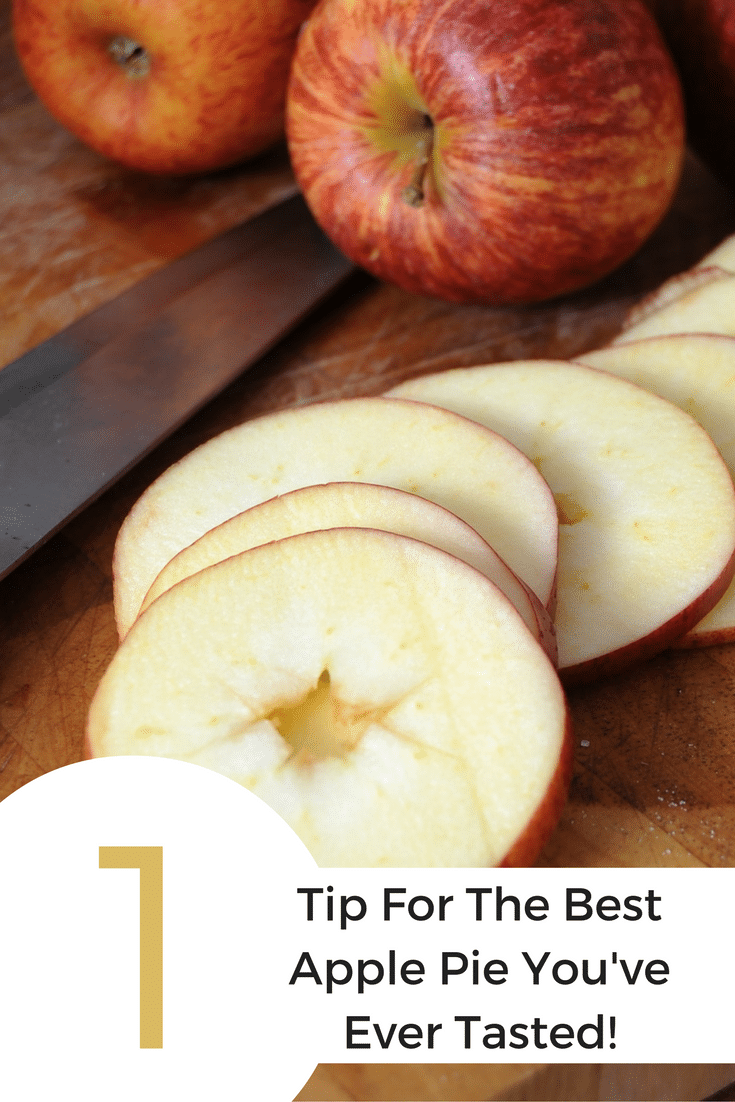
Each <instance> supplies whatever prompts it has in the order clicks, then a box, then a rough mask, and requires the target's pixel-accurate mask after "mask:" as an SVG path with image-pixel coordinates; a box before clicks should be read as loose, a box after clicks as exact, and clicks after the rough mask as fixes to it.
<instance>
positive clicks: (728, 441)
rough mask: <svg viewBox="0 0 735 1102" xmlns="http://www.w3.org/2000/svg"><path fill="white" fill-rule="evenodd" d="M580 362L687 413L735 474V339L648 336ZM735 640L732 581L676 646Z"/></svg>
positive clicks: (590, 355) (596, 353) (734, 597)
mask: <svg viewBox="0 0 735 1102" xmlns="http://www.w3.org/2000/svg"><path fill="white" fill-rule="evenodd" d="M578 362H579V363H585V364H589V365H590V366H592V367H598V368H602V369H603V370H605V371H610V372H612V374H614V375H619V376H620V377H621V378H624V379H629V380H630V381H631V382H633V383H638V385H639V386H643V387H645V388H646V389H647V390H651V391H653V393H654V394H660V395H661V397H662V398H667V399H668V400H669V401H670V402H674V403H675V404H676V405H677V406H680V407H681V408H682V409H684V410H686V411H687V413H690V414H691V415H692V417H694V418H695V420H697V421H698V422H699V424H700V425H701V426H702V428H703V429H705V431H706V432H707V433H709V435H710V436H711V437H712V440H713V441H714V443H715V444H716V445H717V447H718V448H719V450H720V454H721V455H722V457H723V459H724V460H725V462H726V464H727V467H728V470H729V471H730V474H731V475H735V391H734V390H733V380H734V379H735V339H733V338H732V337H722V336H711V335H709V334H705V333H697V334H689V335H676V336H668V337H652V338H649V339H648V340H644V341H634V342H632V343H631V344H621V345H618V346H616V347H611V348H603V349H600V350H599V351H597V352H588V353H587V354H586V355H584V356H579V357H578ZM734 639H735V582H731V583H730V586H729V587H728V590H727V592H726V593H725V595H724V596H723V597H722V599H721V600H720V601H718V603H717V604H716V605H715V607H714V608H713V609H712V611H711V612H708V613H707V615H706V616H705V617H704V619H703V620H702V621H701V622H700V623H698V624H696V625H695V627H693V628H692V629H691V631H688V632H687V633H686V635H684V636H683V637H682V638H681V639H679V640H678V641H677V643H676V645H677V646H680V647H681V646H690V647H702V646H711V645H713V644H715V643H728V642H731V641H732V640H734Z"/></svg>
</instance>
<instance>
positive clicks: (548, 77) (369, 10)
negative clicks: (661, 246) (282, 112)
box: [286, 0, 684, 304]
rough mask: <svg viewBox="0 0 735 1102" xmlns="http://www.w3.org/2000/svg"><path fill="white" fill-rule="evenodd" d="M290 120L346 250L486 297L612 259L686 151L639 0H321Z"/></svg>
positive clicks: (298, 65)
mask: <svg viewBox="0 0 735 1102" xmlns="http://www.w3.org/2000/svg"><path fill="white" fill-rule="evenodd" d="M286 135H287V140H288V144H289V149H290V153H291V160H292V163H293V167H294V171H295V173H296V177H297V180H298V182H299V185H300V187H301V190H302V192H303V194H304V196H305V198H306V201H307V203H308V204H309V206H310V208H311V210H312V212H313V214H314V216H315V218H316V220H317V221H318V222H319V223H320V224H321V226H322V228H323V229H324V230H325V231H326V232H327V234H328V235H329V236H330V237H331V238H332V240H333V241H334V242H335V243H336V244H337V246H338V247H339V248H340V249H341V250H342V251H343V252H344V253H346V254H347V255H348V256H349V257H350V258H351V259H352V260H354V261H355V262H356V263H357V264H359V265H362V267H363V268H366V269H367V270H368V271H370V272H372V273H373V274H374V275H376V276H378V277H379V278H381V279H385V280H388V281H391V282H394V283H396V284H398V285H399V286H401V287H403V288H406V289H407V290H408V291H412V292H417V293H419V294H428V295H434V296H437V297H440V298H444V299H449V300H455V301H463V302H477V303H490V304H503V303H530V302H536V301H540V300H543V299H547V298H550V297H553V296H557V295H561V294H564V293H566V292H570V291H574V290H576V289H578V288H580V287H584V286H586V285H587V284H590V283H592V282H593V281H595V280H597V279H599V278H600V277H601V276H603V275H605V274H606V273H608V272H610V271H611V270H612V269H614V268H616V267H617V266H618V265H619V264H621V263H622V262H623V261H624V260H626V259H627V258H628V257H629V256H630V255H631V254H632V253H634V252H635V251H636V250H637V249H638V247H639V246H640V245H641V244H642V242H643V241H645V240H646V238H647V237H648V236H649V234H650V233H651V232H652V230H653V229H654V227H655V226H656V225H657V224H658V222H659V221H660V219H661V218H662V216H663V214H664V213H665V211H666V210H667V208H668V207H669V205H670V202H671V199H672V197H673V194H674V191H675V188H676V185H677V182H678V180H679V175H680V170H681V165H682V158H683V150H684V126H683V107H682V100H681V89H680V85H679V81H678V77H677V75H676V72H675V69H674V66H673V64H672V61H671V58H670V56H669V54H668V52H667V50H666V48H665V46H664V44H663V42H662V39H661V36H660V34H659V31H658V29H657V27H656V24H655V21H654V20H653V18H652V17H651V15H650V13H649V12H648V11H647V10H646V9H645V7H644V6H643V5H642V4H641V3H640V2H639V0H453V2H447V3H442V4H439V5H437V3H436V2H435V0H364V2H362V3H359V4H355V2H354V0H321V3H320V4H319V5H318V6H317V8H316V9H315V10H314V12H313V13H312V15H311V16H310V18H309V19H308V20H307V22H306V23H305V25H304V29H303V32H302V34H301V35H300V36H299V41H298V44H297V48H296V52H295V54H294V60H293V65H292V69H291V76H290V80H289V86H288V96H287V103H286Z"/></svg>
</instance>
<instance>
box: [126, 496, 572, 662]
mask: <svg viewBox="0 0 735 1102" xmlns="http://www.w3.org/2000/svg"><path fill="white" fill-rule="evenodd" d="M346 527H349V528H372V529H377V530H379V531H383V532H395V533H396V534H397V535H400V536H409V537H411V538H412V539H417V540H422V541H423V542H424V543H429V544H431V545H432V546H433V547H439V548H441V550H442V551H446V552H448V553H449V554H451V555H454V556H455V557H456V558H458V559H461V560H462V561H463V562H466V563H469V564H470V566H474V568H475V569H476V570H479V571H480V573H481V574H484V575H485V576H486V577H488V578H489V579H490V580H491V581H492V582H494V583H495V585H497V586H498V588H499V589H500V590H501V592H503V593H504V594H505V595H506V597H507V598H508V600H509V601H511V602H512V604H513V605H514V607H515V608H516V609H517V610H518V612H519V613H520V615H521V617H522V618H523V621H524V623H525V624H526V626H527V627H528V628H529V630H530V631H531V633H532V634H533V635H534V637H535V638H536V639H538V640H539V642H540V643H541V645H542V646H543V647H544V649H545V650H546V652H547V654H548V655H549V658H550V659H551V661H552V662H553V663H554V664H556V657H557V653H556V635H555V632H554V625H553V622H552V619H551V616H550V615H549V612H548V611H547V609H546V608H544V606H543V605H542V604H541V602H540V601H539V599H538V597H537V596H536V595H535V593H533V592H532V591H531V590H530V589H529V588H528V586H526V585H524V584H523V582H522V581H520V579H519V578H517V577H516V575H515V574H514V573H513V571H512V570H510V568H509V567H508V566H506V564H505V563H504V562H503V560H502V559H501V558H500V556H499V555H497V554H496V552H495V551H493V549H492V547H490V545H489V544H488V543H486V541H485V540H484V539H483V538H482V536H480V535H479V534H478V533H477V532H476V531H475V529H474V528H471V527H470V526H469V524H466V523H465V522H464V521H463V520H460V519H459V517H456V516H455V515H454V513H450V512H449V511H448V510H447V509H442V508H441V506H439V505H435V504H434V503H433V502H431V501H427V500H426V499H425V498H422V497H418V496H417V495H416V494H410V493H406V492H405V491H404V490H395V489H392V488H391V487H388V486H374V485H371V484H370V483H367V482H328V483H326V484H324V485H322V486H305V487H303V489H300V490H292V491H291V492H290V493H287V494H281V495H280V496H279V497H273V498H270V500H268V501H264V502H263V503H262V505H254V506H253V508H252V509H247V510H246V511H245V512H244V513H238V514H237V516H234V517H232V518H231V519H230V520H226V521H225V522H224V523H223V524H219V525H217V527H216V528H213V529H211V530H210V531H209V532H206V533H205V534H204V535H203V536H201V537H200V538H199V539H198V540H195V541H194V543H192V544H190V545H189V547H185V548H184V549H183V551H180V552H179V553H178V555H174V557H173V559H172V560H171V562H169V563H168V564H167V565H166V566H164V568H163V570H162V571H161V573H160V574H159V575H158V577H157V578H156V580H155V581H154V583H153V585H152V586H151V588H150V589H149V590H148V593H147V594H146V597H145V600H144V601H143V604H142V606H141V610H140V611H141V613H143V612H145V610H146V609H147V608H148V606H149V605H150V604H152V603H153V601H155V600H156V598H157V597H159V596H160V595H161V593H164V592H166V590H168V589H170V588H171V586H173V585H176V584H177V583H178V582H180V581H182V580H183V579H184V578H187V577H189V575H191V574H195V573H197V572H198V571H199V570H204V569H205V568H206V567H207V566H212V565H213V564H214V563H217V562H221V561H222V559H227V558H230V557H231V556H232V555H237V554H239V553H240V552H242V551H247V550H249V548H251V547H258V546H260V545H261V544H264V543H270V542H272V541H273V540H279V539H284V538H286V537H287V536H294V535H298V534H299V533H300V532H313V531H315V530H319V529H323V528H346ZM139 615H140V614H139Z"/></svg>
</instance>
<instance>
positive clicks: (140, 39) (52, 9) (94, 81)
mask: <svg viewBox="0 0 735 1102" xmlns="http://www.w3.org/2000/svg"><path fill="white" fill-rule="evenodd" d="M314 2H315V0H268V2H267V3H265V2H261V0H14V3H13V33H14V38H15V45H16V49H17V53H18V56H19V58H20V61H21V64H22V66H23V68H24V70H25V73H26V76H27V78H28V81H29V83H30V84H31V86H32V87H33V89H34V90H35V92H36V93H37V94H38V96H39V98H40V99H41V101H42V102H43V103H44V104H45V106H46V107H47V109H48V110H49V111H50V112H51V114H53V115H54V117H55V118H56V119H57V120H58V121H59V122H60V123H61V124H62V125H63V126H65V127H66V128H67V129H68V130H70V131H71V132H72V133H73V134H75V135H76V136H77V137H78V138H79V139H80V140H81V141H83V142H85V143H86V144H87V145H89V146H90V147H92V148H93V149H95V150H97V151H98V152H99V153H102V154H104V155H105V156H107V157H110V158H112V159H113V160H115V161H119V162H121V163H122V164H124V165H127V166H128V167H130V168H133V169H139V170H142V171H146V172H154V173H165V174H185V173H192V172H204V171H209V170H212V169H216V168H221V167H224V166H226V165H230V164H234V163H236V162H238V161H240V160H242V159H244V158H246V157H249V156H253V155H254V154H256V153H259V152H261V151H262V150H263V149H266V148H267V147H268V146H270V145H272V144H273V143H274V142H275V141H277V140H278V139H279V138H280V137H282V135H283V123H284V118H283V116H284V101H285V95H286V83H287V79H288V69H289V66H290V63H291V58H292V55H293V50H294V45H295V41H296V36H297V34H298V30H299V27H300V25H301V23H302V22H303V20H304V18H305V17H306V16H307V15H308V13H309V11H310V10H311V8H312V7H313V6H314Z"/></svg>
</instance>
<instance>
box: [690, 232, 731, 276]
mask: <svg viewBox="0 0 735 1102" xmlns="http://www.w3.org/2000/svg"><path fill="white" fill-rule="evenodd" d="M697 268H724V269H725V271H726V272H733V273H735V234H730V235H729V236H728V237H725V238H724V239H723V240H722V241H721V242H720V243H719V245H715V247H714V249H710V251H709V252H708V253H707V254H706V255H705V256H703V257H702V259H701V260H700V261H699V263H698V264H697Z"/></svg>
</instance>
